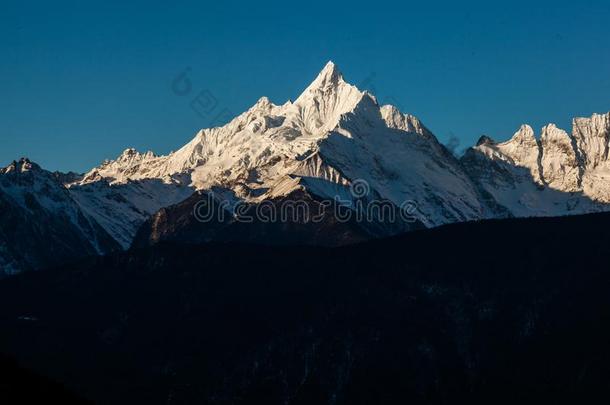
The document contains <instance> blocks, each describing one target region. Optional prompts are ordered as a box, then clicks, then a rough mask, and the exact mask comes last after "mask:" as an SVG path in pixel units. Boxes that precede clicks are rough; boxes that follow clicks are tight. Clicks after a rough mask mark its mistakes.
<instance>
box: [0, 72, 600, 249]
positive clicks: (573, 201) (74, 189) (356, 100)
mask: <svg viewBox="0 0 610 405" xmlns="http://www.w3.org/2000/svg"><path fill="white" fill-rule="evenodd" d="M609 144H610V113H608V114H604V115H599V114H595V115H593V116H592V117H591V118H577V119H574V122H573V130H572V132H571V134H568V133H567V132H565V131H563V130H561V129H559V128H557V127H556V126H555V125H553V124H549V125H547V126H545V127H544V128H543V129H542V131H541V134H540V137H539V138H536V136H535V134H534V131H533V129H532V128H531V127H530V126H528V125H523V126H522V127H521V128H520V129H519V130H518V131H517V132H516V133H515V135H514V136H513V137H512V138H511V139H510V140H508V141H506V142H499V143H498V142H495V141H493V140H491V139H489V138H487V137H483V138H482V139H481V140H480V141H479V142H478V144H477V145H476V146H474V147H472V148H470V149H469V150H468V151H467V152H466V153H465V155H464V156H462V157H461V158H460V159H457V158H455V157H454V156H453V155H452V154H451V153H450V152H449V151H448V150H447V149H446V148H445V147H444V146H443V145H441V144H440V143H439V142H438V140H437V139H436V137H435V136H434V135H433V134H432V133H431V132H430V131H429V130H428V129H427V128H426V127H425V126H424V125H423V124H422V123H421V121H420V120H419V119H417V118H416V117H414V116H412V115H409V114H405V113H403V112H401V111H399V110H398V109H397V108H396V107H394V106H390V105H384V106H380V105H379V104H378V102H377V100H376V98H375V97H374V96H373V95H371V94H369V93H367V92H365V91H360V90H359V89H358V88H356V87H355V86H353V85H351V84H349V83H348V82H346V81H345V79H344V78H343V75H342V74H341V72H340V71H339V69H338V68H337V67H336V66H335V65H334V63H332V62H329V63H328V64H327V65H326V66H325V67H324V68H323V69H322V71H321V72H320V73H319V74H318V76H317V77H316V78H315V79H314V80H313V82H312V83H311V84H310V85H309V86H308V87H307V88H306V89H305V90H304V91H303V93H302V94H301V95H300V96H299V97H298V98H296V100H295V101H294V102H290V101H288V102H286V103H284V104H282V105H275V104H273V103H272V102H271V101H270V100H269V99H268V98H266V97H262V98H261V99H259V100H258V101H257V102H256V103H255V104H254V105H253V106H252V107H251V108H250V109H248V110H247V111H245V112H244V113H242V114H240V115H238V116H237V117H235V118H234V119H233V120H231V121H230V122H229V123H227V124H226V125H223V126H220V127H215V128H207V129H202V130H200V131H199V132H197V134H196V135H195V137H194V138H193V139H192V140H191V141H190V142H188V143H187V144H186V145H184V146H183V147H182V148H180V149H178V150H177V151H176V152H173V153H170V154H169V155H165V156H158V155H155V154H154V153H153V152H150V151H148V152H145V153H140V152H138V151H136V150H135V149H131V148H130V149H126V150H125V151H124V152H123V153H122V154H121V155H120V156H119V157H118V158H117V159H115V160H111V161H105V162H104V163H102V164H101V165H100V166H98V167H96V168H94V169H92V170H90V171H89V172H88V173H86V174H84V175H83V176H82V177H81V176H77V175H75V174H69V175H60V174H58V175H52V174H51V173H48V172H46V171H42V169H40V170H41V172H44V173H46V174H44V175H43V176H42V177H44V178H48V177H49V176H51V177H53V178H54V179H55V180H54V181H55V182H56V183H60V184H61V183H63V186H62V187H63V189H64V192H65V195H66V196H67V199H68V200H69V201H70V202H69V203H66V204H67V206H69V207H74V209H76V210H77V211H78V212H79V215H82V216H83V217H85V218H87V221H90V222H91V221H92V223H94V224H96V225H95V226H99V227H100V228H102V229H103V230H104V232H106V233H107V234H109V235H110V236H111V237H112V238H113V239H114V240H115V241H116V242H118V244H120V246H121V247H123V248H127V247H129V246H130V245H131V242H132V240H133V238H134V236H135V234H136V232H137V231H138V229H139V227H140V226H141V225H142V224H143V223H144V222H145V221H146V220H147V219H148V218H150V217H151V216H152V215H153V214H155V213H156V212H158V211H159V210H160V209H163V208H166V207H169V206H172V205H175V204H178V203H180V202H182V201H185V200H186V199H187V198H188V197H189V196H191V195H192V194H193V193H194V192H195V191H209V190H212V189H214V190H224V191H225V192H224V194H225V195H227V196H230V198H232V199H234V200H236V201H245V202H248V203H251V204H257V203H260V202H262V201H265V200H273V199H279V198H285V197H286V196H289V195H291V194H292V193H294V192H296V191H299V192H304V193H306V194H308V195H310V196H312V198H314V199H333V198H334V197H336V196H341V198H342V199H346V198H347V199H350V198H354V197H353V196H352V194H351V193H350V185H352V184H354V183H355V182H356V181H365V182H366V184H367V187H368V191H369V195H368V196H367V197H368V198H371V199H384V200H388V201H391V202H392V203H394V204H395V205H396V206H399V205H400V204H401V203H403V202H405V201H414V202H415V203H416V212H415V216H416V218H417V220H418V221H419V222H420V223H421V224H423V225H424V226H426V227H434V226H438V225H442V224H447V223H452V222H459V221H468V220H478V219H485V218H498V217H511V216H516V217H521V216H554V215H567V214H577V213H585V212H595V211H602V210H607V209H608V203H610V162H609V160H608V159H609V156H608V149H609ZM28 164H29V163H28ZM13 166H14V165H13ZM26 166H27V164H22V165H21V166H20V168H19V170H29V169H27V167H26ZM15 170H17V167H16V166H15V167H12V166H9V167H8V168H6V169H4V170H3V171H2V172H0V179H1V180H3V181H4V184H5V186H4V188H5V190H18V191H17V192H12V193H11V196H12V197H11V198H12V199H14V200H15V201H19V199H20V198H21V199H22V198H24V196H25V195H26V194H28V193H34V194H36V195H38V193H43V192H44V191H43V190H42V189H40V188H39V189H33V190H27V189H23V188H21V189H19V188H11V187H12V186H11V184H9V183H10V182H11V181H16V180H15V178H14V176H13V177H11V176H9V174H10V172H11V171H15ZM9 179H13V180H11V181H9ZM0 191H1V190H0ZM221 194H223V193H221ZM41 198H42V199H43V200H44V197H41ZM61 206H62V205H61V204H60V205H59V207H61ZM70 209H72V208H70ZM75 212H76V211H75ZM72 217H74V218H76V217H75V216H74V215H72ZM72 222H74V223H76V222H78V221H76V220H72ZM81 233H82V234H83V235H86V234H89V235H90V234H91V232H89V231H87V230H86V229H85V230H82V232H81ZM92 244H93V245H94V246H95V242H94V241H93V242H92ZM98 251H99V249H98ZM1 255H2V253H1V252H0V256H1Z"/></svg>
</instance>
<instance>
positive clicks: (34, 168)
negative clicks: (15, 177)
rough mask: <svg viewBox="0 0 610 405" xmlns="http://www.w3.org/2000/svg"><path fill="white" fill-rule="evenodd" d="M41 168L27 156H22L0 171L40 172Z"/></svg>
mask: <svg viewBox="0 0 610 405" xmlns="http://www.w3.org/2000/svg"><path fill="white" fill-rule="evenodd" d="M40 170H41V168H40V166H39V165H37V164H36V163H34V162H32V161H31V160H30V159H28V158H27V157H22V158H21V159H19V160H14V161H13V162H11V163H10V164H9V165H8V166H6V167H5V168H3V169H0V173H2V174H8V173H26V172H39V171H40Z"/></svg>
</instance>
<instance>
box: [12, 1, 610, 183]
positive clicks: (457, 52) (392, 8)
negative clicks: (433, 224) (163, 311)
mask: <svg viewBox="0 0 610 405" xmlns="http://www.w3.org/2000/svg"><path fill="white" fill-rule="evenodd" d="M125 3H126V2H125ZM125 3H124V2H115V1H103V2H101V1H87V2H83V1H74V2H68V1H56V2H46V1H45V2H36V1H32V2H23V1H21V2H15V1H4V2H3V5H2V11H0V164H2V165H4V164H7V163H9V162H10V161H11V160H13V159H16V158H19V157H21V156H28V157H30V158H31V159H33V160H35V161H37V162H38V163H40V164H41V165H43V166H44V167H45V168H48V169H50V170H76V171H84V170H87V169H89V168H91V167H92V166H94V165H97V164H99V162H101V161H102V160H103V159H105V158H112V157H115V156H116V155H118V154H119V153H120V152H121V151H122V150H123V149H125V148H127V147H132V146H133V147H135V148H137V149H141V150H147V149H150V150H153V151H155V152H157V153H168V152H170V151H171V150H175V149H177V148H179V147H180V146H182V145H183V144H184V143H185V142H187V141H188V140H190V139H191V138H192V136H193V135H194V133H195V132H196V131H197V130H198V129H199V128H202V127H207V126H209V125H210V124H211V123H212V122H214V121H215V120H218V119H219V120H223V119H225V118H226V117H227V116H228V115H229V114H232V113H233V114H238V113H240V112H242V111H243V110H245V109H247V108H248V107H249V106H250V105H251V104H253V103H254V102H256V100H257V99H258V98H260V97H261V96H263V95H265V96H268V97H269V98H270V99H271V100H272V101H273V102H275V103H283V102H284V101H286V100H287V99H294V98H296V97H297V96H298V94H299V93H300V92H301V91H302V90H303V89H304V88H305V87H306V86H307V84H309V82H310V81H311V80H312V79H313V78H314V77H315V76H316V74H317V73H318V71H319V70H320V69H321V68H322V67H323V65H324V64H325V63H326V61H328V60H333V61H334V62H335V63H336V64H337V65H338V66H339V68H340V69H341V71H342V72H343V73H344V76H345V77H346V79H347V80H348V81H349V82H351V83H353V84H356V85H362V86H363V87H366V88H368V89H369V90H372V91H373V92H374V93H375V94H376V95H377V96H378V98H379V99H380V101H381V102H392V103H395V104H397V105H398V106H399V107H400V108H401V109H402V110H403V111H405V112H409V113H412V114H415V115H417V116H418V117H420V118H421V119H422V120H423V121H424V123H425V124H426V125H427V126H428V127H429V128H430V129H431V130H432V131H433V132H434V133H435V134H436V135H437V136H438V137H439V139H440V140H441V141H442V142H446V141H447V140H448V139H449V138H450V137H452V136H453V137H457V138H458V139H459V140H460V143H461V147H466V146H469V145H470V144H472V143H473V142H475V141H476V139H477V138H478V137H479V136H480V135H481V134H487V135H490V136H492V137H493V138H495V139H506V138H508V137H510V136H511V135H512V133H513V132H514V131H515V130H516V129H517V128H518V126H519V125H520V124H522V123H529V124H531V125H532V126H534V128H536V129H537V130H539V128H540V127H541V126H542V125H544V124H546V123H548V122H555V123H557V124H558V125H560V126H561V127H564V128H566V127H569V125H570V120H571V117H573V116H587V115H590V114H591V113H593V112H607V111H610V41H609V39H610V24H609V23H608V22H609V21H610V2H608V1H597V2H587V3H586V4H577V3H575V2H567V1H552V2H532V1H528V2H506V3H504V4H496V3H494V2H489V1H487V2H467V1H462V2H443V1H437V2H422V1H418V2H396V3H391V2H387V1H386V2H368V3H364V4H363V3H355V2H352V3H336V2H330V1H327V2H320V3H317V2H298V3H295V2H286V1H284V2H273V1H265V2H250V3H240V2H236V1H233V2H221V1H216V2H205V1H192V2H188V1H187V2H179V1H175V2H163V4H152V3H153V2H143V1H133V2H129V4H125ZM186 69H189V70H186ZM185 71H186V72H187V74H188V78H189V80H190V81H191V83H192V88H191V91H190V92H189V94H186V95H180V94H176V92H175V91H173V90H172V82H173V80H174V79H175V78H176V77H177V76H179V75H180V74H181V73H183V72H185ZM201 92H203V94H206V95H207V96H208V97H213V98H214V100H215V108H214V109H213V110H212V111H211V112H206V113H205V114H198V113H196V112H195V111H193V109H192V108H191V107H190V101H191V100H192V99H193V98H194V97H195V96H197V95H198V94H200V93H201ZM217 117H218V118H217Z"/></svg>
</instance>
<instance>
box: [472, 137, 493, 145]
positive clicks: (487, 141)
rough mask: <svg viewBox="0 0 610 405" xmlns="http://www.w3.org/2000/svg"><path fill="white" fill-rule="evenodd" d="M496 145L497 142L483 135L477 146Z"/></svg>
mask: <svg viewBox="0 0 610 405" xmlns="http://www.w3.org/2000/svg"><path fill="white" fill-rule="evenodd" d="M494 143H496V141H494V140H493V139H492V138H490V137H489V136H487V135H481V137H480V138H479V140H478V141H477V143H476V144H475V146H481V145H486V144H494Z"/></svg>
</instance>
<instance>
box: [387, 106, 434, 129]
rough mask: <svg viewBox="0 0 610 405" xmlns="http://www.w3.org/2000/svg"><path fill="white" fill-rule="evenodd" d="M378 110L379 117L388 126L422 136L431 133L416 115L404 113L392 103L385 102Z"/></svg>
mask: <svg viewBox="0 0 610 405" xmlns="http://www.w3.org/2000/svg"><path fill="white" fill-rule="evenodd" d="M380 111H381V117H382V118H383V120H384V121H385V123H386V125H387V126H388V127H389V128H394V129H399V130H401V131H405V132H411V133H416V134H419V135H424V136H431V135H432V133H431V132H430V131H429V130H428V129H427V128H426V127H425V126H424V125H423V124H422V122H421V121H420V120H419V119H418V118H417V117H415V116H413V115H411V114H404V113H402V112H401V111H400V110H399V109H398V108H396V107H394V106H393V105H389V104H386V105H384V106H382V107H381V109H380Z"/></svg>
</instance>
